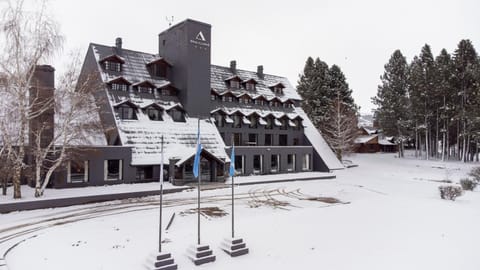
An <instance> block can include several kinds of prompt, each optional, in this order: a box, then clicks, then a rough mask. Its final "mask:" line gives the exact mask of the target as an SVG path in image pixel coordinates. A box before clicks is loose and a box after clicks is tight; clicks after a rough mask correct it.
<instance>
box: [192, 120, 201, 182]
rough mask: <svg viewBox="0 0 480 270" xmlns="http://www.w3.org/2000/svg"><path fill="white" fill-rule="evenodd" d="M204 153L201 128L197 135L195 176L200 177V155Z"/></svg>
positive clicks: (194, 163)
mask: <svg viewBox="0 0 480 270" xmlns="http://www.w3.org/2000/svg"><path fill="white" fill-rule="evenodd" d="M201 153H202V144H201V143H200V126H199V127H198V134H197V152H196V153H195V160H194V161H193V176H195V177H198V173H199V169H200V154H201Z"/></svg>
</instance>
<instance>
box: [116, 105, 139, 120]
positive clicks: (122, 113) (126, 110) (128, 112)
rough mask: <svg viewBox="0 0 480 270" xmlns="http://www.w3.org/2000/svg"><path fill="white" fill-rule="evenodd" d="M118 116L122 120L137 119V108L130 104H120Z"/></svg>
mask: <svg viewBox="0 0 480 270" xmlns="http://www.w3.org/2000/svg"><path fill="white" fill-rule="evenodd" d="M118 116H119V117H120V119H122V120H136V119H137V114H136V113H135V110H134V109H133V108H132V107H129V106H126V105H124V106H120V107H119V108H118Z"/></svg>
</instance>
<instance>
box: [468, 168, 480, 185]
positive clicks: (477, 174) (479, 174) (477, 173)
mask: <svg viewBox="0 0 480 270" xmlns="http://www.w3.org/2000/svg"><path fill="white" fill-rule="evenodd" d="M468 175H470V176H471V177H473V181H475V182H477V183H480V167H475V168H473V169H472V170H471V171H470V173H468Z"/></svg>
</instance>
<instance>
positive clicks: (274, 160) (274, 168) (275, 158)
mask: <svg viewBox="0 0 480 270" xmlns="http://www.w3.org/2000/svg"><path fill="white" fill-rule="evenodd" d="M279 161H280V155H272V157H271V159H270V172H273V173H275V172H279V171H280V166H279Z"/></svg>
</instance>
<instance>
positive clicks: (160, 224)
mask: <svg viewBox="0 0 480 270" xmlns="http://www.w3.org/2000/svg"><path fill="white" fill-rule="evenodd" d="M161 149H162V159H161V163H160V222H159V227H158V252H159V253H162V208H163V135H162V147H161Z"/></svg>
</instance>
